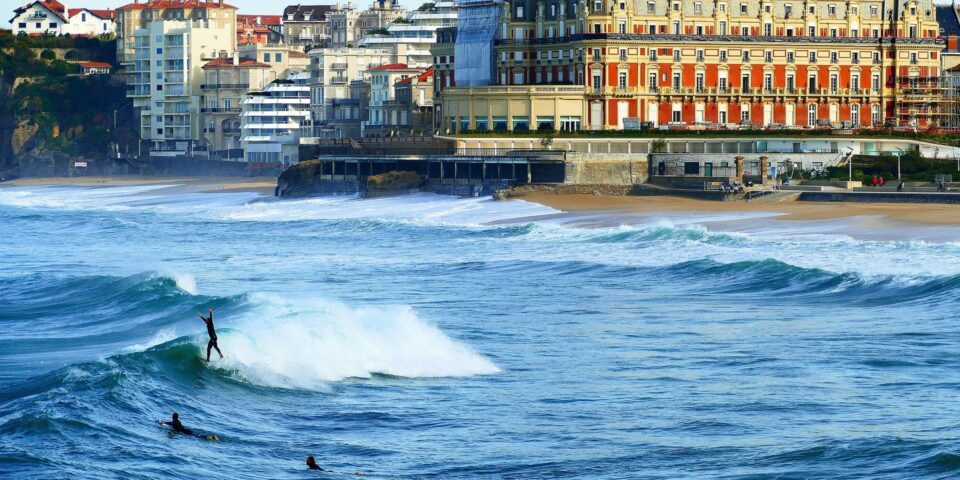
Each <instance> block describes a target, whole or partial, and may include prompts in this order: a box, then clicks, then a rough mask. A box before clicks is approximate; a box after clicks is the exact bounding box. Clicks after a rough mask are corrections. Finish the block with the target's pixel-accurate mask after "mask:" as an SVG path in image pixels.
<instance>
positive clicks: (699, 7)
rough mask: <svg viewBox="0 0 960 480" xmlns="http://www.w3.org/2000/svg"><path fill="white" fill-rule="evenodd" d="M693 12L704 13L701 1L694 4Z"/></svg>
mask: <svg viewBox="0 0 960 480" xmlns="http://www.w3.org/2000/svg"><path fill="white" fill-rule="evenodd" d="M693 13H703V4H702V3H700V2H695V3H694V4H693Z"/></svg>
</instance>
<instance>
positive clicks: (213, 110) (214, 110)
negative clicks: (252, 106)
mask: <svg viewBox="0 0 960 480" xmlns="http://www.w3.org/2000/svg"><path fill="white" fill-rule="evenodd" d="M200 112H201V113H240V108H238V107H231V108H222V107H213V108H211V107H206V108H201V109H200Z"/></svg>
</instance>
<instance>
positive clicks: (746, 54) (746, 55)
mask: <svg viewBox="0 0 960 480" xmlns="http://www.w3.org/2000/svg"><path fill="white" fill-rule="evenodd" d="M743 61H744V62H749V61H750V50H744V51H743Z"/></svg>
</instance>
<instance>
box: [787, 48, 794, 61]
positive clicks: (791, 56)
mask: <svg viewBox="0 0 960 480" xmlns="http://www.w3.org/2000/svg"><path fill="white" fill-rule="evenodd" d="M794 61H795V60H794V57H793V51H788V52H787V63H793V62H794Z"/></svg>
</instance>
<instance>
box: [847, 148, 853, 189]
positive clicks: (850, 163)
mask: <svg viewBox="0 0 960 480" xmlns="http://www.w3.org/2000/svg"><path fill="white" fill-rule="evenodd" d="M847 168H848V170H849V171H850V173H849V178H848V179H847V180H848V181H850V182H852V181H853V147H847ZM847 188H850V187H849V186H848V187H847Z"/></svg>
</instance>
